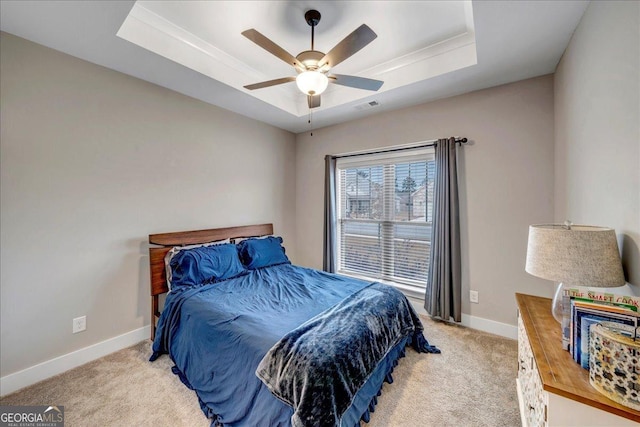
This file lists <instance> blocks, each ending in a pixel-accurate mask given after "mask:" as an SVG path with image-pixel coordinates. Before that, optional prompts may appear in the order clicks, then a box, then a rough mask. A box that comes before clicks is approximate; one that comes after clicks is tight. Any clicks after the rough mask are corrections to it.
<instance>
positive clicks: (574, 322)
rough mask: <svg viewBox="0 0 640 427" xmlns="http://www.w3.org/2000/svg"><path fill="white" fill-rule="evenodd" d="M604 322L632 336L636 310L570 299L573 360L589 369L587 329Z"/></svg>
mask: <svg viewBox="0 0 640 427" xmlns="http://www.w3.org/2000/svg"><path fill="white" fill-rule="evenodd" d="M603 322H606V323H607V325H612V326H614V327H615V328H616V330H617V331H618V332H621V333H625V334H626V335H629V336H631V337H632V338H635V336H633V335H634V334H635V330H636V328H637V327H638V322H639V317H638V312H637V311H634V310H631V309H630V308H627V307H622V306H616V305H606V304H595V303H592V302H585V301H581V300H580V299H579V298H575V299H573V298H572V299H571V345H570V352H571V355H572V356H573V360H574V361H575V362H577V363H578V364H580V365H581V366H582V367H583V368H584V369H589V330H590V327H591V326H592V325H593V324H596V323H603Z"/></svg>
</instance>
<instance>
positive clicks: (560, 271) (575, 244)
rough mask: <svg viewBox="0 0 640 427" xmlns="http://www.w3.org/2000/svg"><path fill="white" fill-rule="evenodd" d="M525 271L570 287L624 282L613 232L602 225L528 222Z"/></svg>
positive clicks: (621, 284)
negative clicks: (536, 223)
mask: <svg viewBox="0 0 640 427" xmlns="http://www.w3.org/2000/svg"><path fill="white" fill-rule="evenodd" d="M525 271H526V272H527V273H529V274H532V275H534V276H537V277H540V278H542V279H547V280H553V281H555V282H562V283H563V284H564V285H570V286H588V287H616V286H623V285H624V284H625V280H624V273H623V271H622V263H621V262H620V252H619V251H618V241H617V240H616V233H615V231H614V230H613V229H611V228H605V227H594V226H587V225H557V224H539V225H531V226H530V227H529V243H528V246H527V263H526V266H525Z"/></svg>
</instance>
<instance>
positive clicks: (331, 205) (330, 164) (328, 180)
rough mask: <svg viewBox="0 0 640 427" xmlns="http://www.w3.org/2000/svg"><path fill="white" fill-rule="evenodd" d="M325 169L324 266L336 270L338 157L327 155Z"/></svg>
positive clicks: (328, 269)
mask: <svg viewBox="0 0 640 427" xmlns="http://www.w3.org/2000/svg"><path fill="white" fill-rule="evenodd" d="M324 161H325V170H324V174H325V175H324V255H323V261H322V268H323V269H324V271H327V272H329V273H335V272H336V265H337V262H336V261H337V254H336V252H337V249H336V248H337V246H336V158H335V157H333V156H326V157H325V158H324Z"/></svg>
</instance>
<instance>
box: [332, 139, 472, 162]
mask: <svg viewBox="0 0 640 427" xmlns="http://www.w3.org/2000/svg"><path fill="white" fill-rule="evenodd" d="M467 142H468V140H467V138H458V137H456V144H460V145H464V144H466V143H467ZM436 145H438V140H437V139H434V140H432V141H426V143H425V144H421V145H412V146H411V147H398V148H389V149H387V150H377V151H364V152H362V153H352V154H338V155H336V156H331V157H332V158H334V159H344V158H345V157H356V156H366V155H369V154H381V153H393V152H394V151H404V150H414V149H416V148H425V147H435V146H436Z"/></svg>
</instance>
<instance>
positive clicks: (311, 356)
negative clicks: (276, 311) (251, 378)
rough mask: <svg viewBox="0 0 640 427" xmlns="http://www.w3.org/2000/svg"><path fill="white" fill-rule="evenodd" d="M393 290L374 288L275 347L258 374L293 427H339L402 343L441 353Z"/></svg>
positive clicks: (325, 314) (333, 308) (372, 286)
mask: <svg viewBox="0 0 640 427" xmlns="http://www.w3.org/2000/svg"><path fill="white" fill-rule="evenodd" d="M422 330H423V327H422V324H421V323H420V320H419V319H418V316H417V315H416V313H415V311H414V310H413V307H411V305H410V303H409V301H407V299H406V297H405V296H404V295H403V294H402V293H401V292H400V291H398V290H397V289H395V288H392V287H390V286H386V285H382V284H379V283H374V284H372V285H370V286H368V287H366V288H364V289H362V290H360V291H359V292H357V293H355V294H353V295H351V296H349V297H348V298H346V299H344V300H343V301H341V302H340V303H339V304H337V305H335V306H334V307H332V308H331V309H329V310H327V311H325V312H323V313H320V314H319V315H317V316H316V317H314V318H313V319H310V320H309V321H307V322H306V323H304V324H303V325H301V326H300V327H298V328H297V329H295V330H293V331H291V332H290V333H288V334H287V335H286V336H284V337H283V338H282V339H281V340H280V341H279V342H278V343H276V344H275V345H274V346H273V347H272V348H271V349H270V350H269V352H268V353H267V354H266V355H265V356H264V358H263V359H262V361H261V362H260V364H259V366H258V369H257V370H256V375H257V376H258V377H259V378H260V379H261V380H262V382H263V383H264V384H265V385H266V386H267V387H268V388H269V390H271V392H272V393H273V394H274V395H275V396H276V397H278V398H279V399H280V400H282V401H283V402H285V403H286V404H288V405H290V406H291V407H292V408H293V409H294V414H293V417H292V418H291V422H292V425H293V426H294V427H307V426H341V420H342V415H343V414H344V412H345V411H346V410H347V409H348V408H349V407H350V405H351V404H352V402H353V398H354V396H355V395H356V394H357V393H358V391H359V390H360V389H361V388H362V386H363V385H364V384H365V382H366V381H367V379H368V378H369V376H370V375H371V373H372V372H373V371H374V369H375V368H376V366H377V365H378V363H380V361H381V360H383V359H384V357H385V356H386V355H387V353H388V352H389V351H390V350H391V349H392V348H393V347H394V346H396V345H397V344H399V343H400V342H401V341H402V340H405V342H406V341H407V339H409V340H410V341H409V342H411V343H412V345H413V347H414V348H415V349H416V350H417V351H419V352H420V351H422V352H430V353H439V352H440V351H439V350H438V349H437V348H435V347H433V346H430V345H429V343H428V342H427V341H426V339H425V338H424V336H423V335H422Z"/></svg>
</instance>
